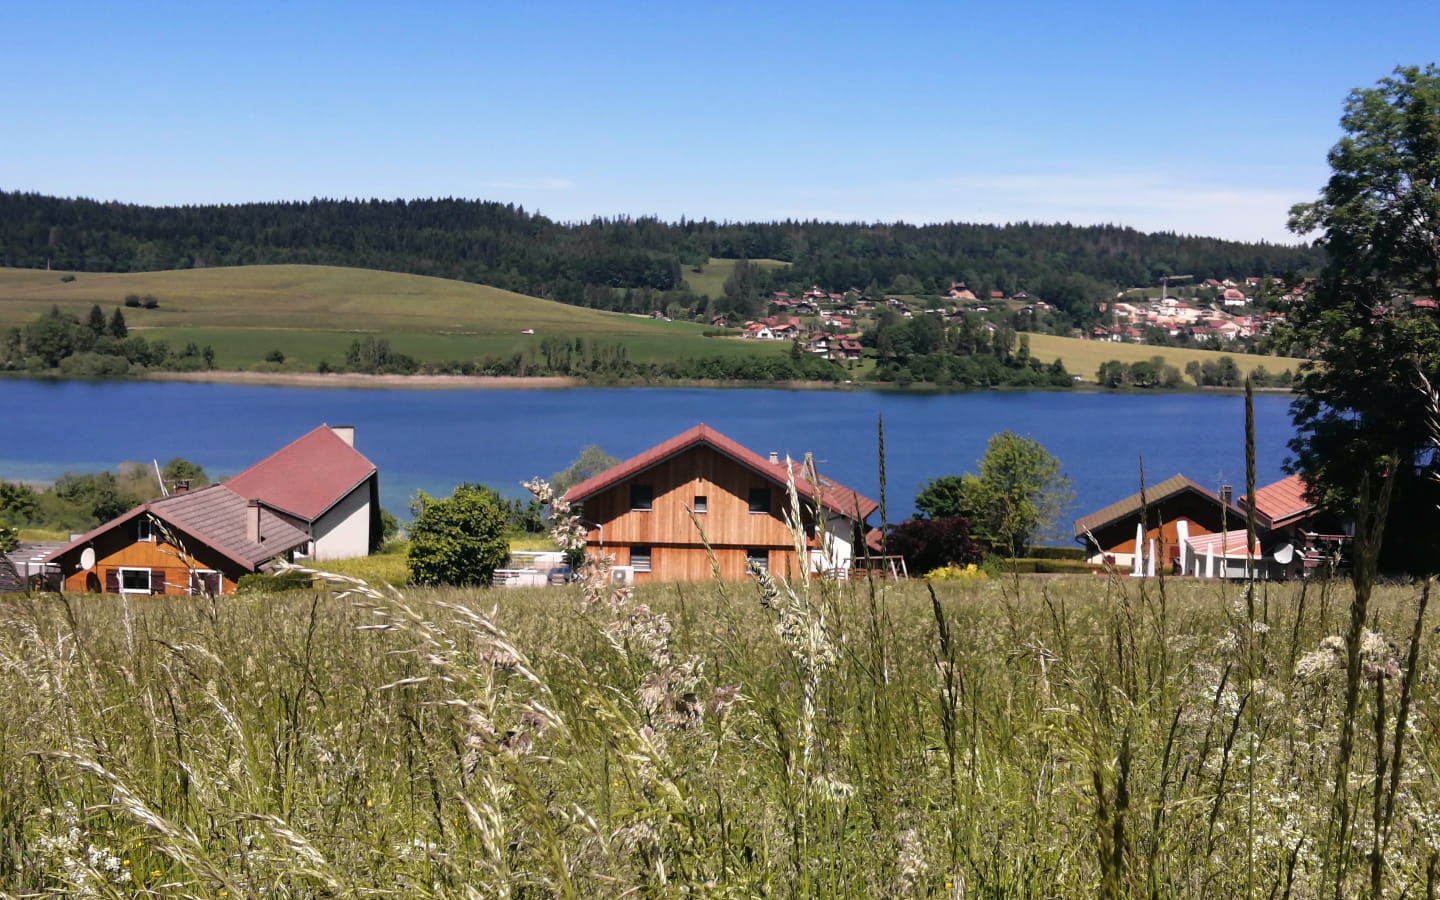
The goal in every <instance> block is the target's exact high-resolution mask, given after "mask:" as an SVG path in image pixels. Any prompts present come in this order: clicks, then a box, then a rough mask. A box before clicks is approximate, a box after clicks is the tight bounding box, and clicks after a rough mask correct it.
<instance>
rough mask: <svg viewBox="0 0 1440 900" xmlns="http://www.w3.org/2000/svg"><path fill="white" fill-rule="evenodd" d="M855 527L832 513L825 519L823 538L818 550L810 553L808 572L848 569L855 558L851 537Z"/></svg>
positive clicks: (847, 520) (842, 517)
mask: <svg viewBox="0 0 1440 900" xmlns="http://www.w3.org/2000/svg"><path fill="white" fill-rule="evenodd" d="M854 530H855V525H854V523H853V522H851V520H849V519H847V518H845V517H844V516H837V515H835V514H833V513H831V514H829V515H827V516H826V517H825V536H824V541H823V543H822V544H821V546H820V547H819V549H816V550H811V551H810V571H812V572H818V571H831V570H834V569H848V568H850V560H851V559H852V558H853V557H854V556H855V548H854V545H853V543H852V542H851V535H852V533H853V532H854Z"/></svg>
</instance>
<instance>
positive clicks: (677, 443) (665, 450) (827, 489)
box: [565, 424, 880, 521]
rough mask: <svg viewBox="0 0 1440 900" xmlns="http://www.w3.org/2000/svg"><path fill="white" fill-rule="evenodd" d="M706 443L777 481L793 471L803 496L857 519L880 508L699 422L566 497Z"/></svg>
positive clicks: (589, 492) (583, 495)
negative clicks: (814, 482) (816, 482)
mask: <svg viewBox="0 0 1440 900" xmlns="http://www.w3.org/2000/svg"><path fill="white" fill-rule="evenodd" d="M702 444H704V445H706V446H708V447H710V448H711V449H713V450H715V451H716V452H718V453H720V454H722V455H724V456H728V457H729V458H731V459H733V460H734V461H735V462H737V463H739V464H741V465H742V466H745V467H746V468H747V469H750V470H751V471H753V472H755V473H756V474H758V475H761V476H762V477H764V478H767V479H769V480H771V481H774V482H776V483H777V484H780V485H784V484H785V483H786V481H787V476H788V475H789V473H791V472H793V473H794V478H795V490H796V492H797V493H799V494H800V496H802V497H805V498H808V499H811V500H818V501H819V502H820V504H821V505H823V506H824V507H825V508H827V509H829V510H831V511H832V512H836V513H839V514H840V515H842V516H846V517H848V518H851V519H855V520H857V521H858V520H863V519H864V518H865V517H866V516H868V515H870V514H871V513H872V512H874V511H875V510H876V509H878V508H879V506H880V505H879V504H878V503H876V502H875V501H874V500H871V499H870V498H868V497H865V496H863V495H861V494H859V493H857V492H855V491H853V490H851V489H850V488H847V487H845V486H844V485H841V484H836V483H835V482H833V481H830V480H828V479H826V478H824V477H823V476H821V477H820V478H819V491H818V493H817V491H816V486H814V485H811V484H810V482H809V481H808V480H807V479H806V477H805V473H804V464H803V463H801V462H798V461H791V463H790V466H791V468H790V469H789V470H788V471H787V469H786V468H785V463H784V462H775V463H772V462H770V460H768V459H766V458H765V457H763V456H761V455H760V454H758V453H756V452H754V451H753V450H750V449H748V448H746V447H743V446H741V445H740V444H738V443H736V442H735V441H733V440H731V439H730V438H728V437H726V436H725V435H723V434H721V433H720V432H718V431H716V430H715V429H713V428H711V427H710V426H708V425H704V424H701V425H696V426H695V427H694V428H691V429H690V430H688V431H685V432H683V433H681V434H677V435H676V436H675V437H672V438H670V440H668V441H665V442H663V443H660V444H656V445H655V446H654V447H651V448H650V449H649V450H646V451H645V452H644V453H641V454H638V455H636V456H632V457H630V458H629V459H627V460H625V461H624V462H622V463H620V464H619V465H617V466H612V467H611V468H609V469H606V470H605V471H603V472H599V473H597V474H595V475H592V476H590V477H589V478H587V479H585V480H584V481H582V482H580V483H579V484H577V485H575V486H574V487H572V488H571V489H570V490H568V491H566V492H565V499H566V500H568V501H570V502H571V503H580V502H582V501H584V500H585V499H587V498H589V497H593V496H595V495H596V494H598V493H600V492H601V491H603V490H605V489H607V488H610V487H613V486H614V485H616V484H619V483H620V482H622V481H624V480H625V479H627V478H630V477H632V476H634V475H638V474H639V473H641V472H643V471H645V470H646V469H648V468H650V467H651V466H654V465H656V464H657V463H659V462H661V461H662V460H665V459H669V458H670V457H672V456H675V455H676V454H679V453H683V452H684V451H686V450H689V449H691V448H692V447H697V446H700V445H702Z"/></svg>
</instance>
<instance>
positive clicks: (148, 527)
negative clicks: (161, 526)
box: [135, 516, 155, 541]
mask: <svg viewBox="0 0 1440 900" xmlns="http://www.w3.org/2000/svg"><path fill="white" fill-rule="evenodd" d="M135 540H137V541H153V540H155V523H154V522H153V521H151V519H150V517H149V516H141V517H140V518H138V519H136V520H135Z"/></svg>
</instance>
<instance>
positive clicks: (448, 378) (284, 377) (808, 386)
mask: <svg viewBox="0 0 1440 900" xmlns="http://www.w3.org/2000/svg"><path fill="white" fill-rule="evenodd" d="M0 378H19V379H25V380H33V381H81V382H83V381H95V380H97V379H91V378H67V377H65V376H63V375H59V374H36V373H24V372H11V373H3V374H0ZM98 380H100V381H107V382H113V383H125V382H145V381H150V382H185V383H191V384H237V385H249V386H253V387H294V388H323V389H340V390H417V391H432V390H442V391H443V390H481V391H483V390H497V391H512V390H567V389H572V388H588V389H596V390H604V389H614V388H639V389H648V388H659V389H665V388H685V389H694V388H702V389H707V390H737V389H738V390H780V391H830V392H854V393H862V392H880V393H900V394H980V393H1033V392H1042V393H1074V394H1118V395H1135V396H1162V395H1179V394H1243V393H1244V392H1245V389H1244V388H1243V387H1234V388H1229V387H1209V386H1207V387H1192V386H1189V385H1187V386H1185V387H1183V388H1175V389H1164V390H1160V389H1144V388H1103V387H1101V386H1099V385H1097V384H1095V383H1093V382H1077V383H1075V384H1074V385H1073V386H1071V387H1035V386H1027V387H1008V386H998V387H971V386H963V385H939V384H928V383H926V384H921V383H914V382H912V383H910V384H898V383H895V382H883V381H845V382H836V381H723V380H710V381H707V380H700V379H675V380H666V381H661V382H654V381H644V380H618V381H610V382H596V381H591V380H589V379H586V378H579V377H576V376H572V375H530V376H521V375H368V374H364V373H360V372H252V371H243V370H223V369H210V370H207V371H200V372H147V373H145V374H144V375H139V376H131V377H128V378H118V379H98ZM1255 393H1257V394H1289V393H1293V391H1292V389H1290V388H1283V387H1278V388H1277V387H1257V388H1255Z"/></svg>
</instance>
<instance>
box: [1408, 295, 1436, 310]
mask: <svg viewBox="0 0 1440 900" xmlns="http://www.w3.org/2000/svg"><path fill="white" fill-rule="evenodd" d="M1410 305H1411V306H1412V307H1414V308H1415V309H1435V308H1436V306H1437V305H1440V304H1436V302H1435V301H1434V300H1431V299H1430V298H1428V297H1421V298H1420V299H1419V300H1411V301H1410Z"/></svg>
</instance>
